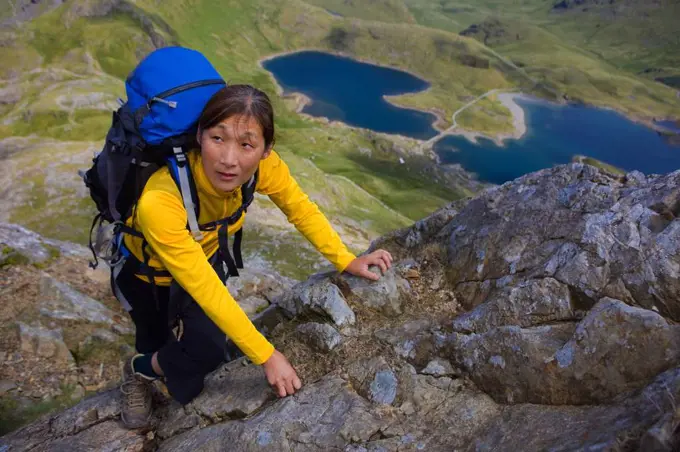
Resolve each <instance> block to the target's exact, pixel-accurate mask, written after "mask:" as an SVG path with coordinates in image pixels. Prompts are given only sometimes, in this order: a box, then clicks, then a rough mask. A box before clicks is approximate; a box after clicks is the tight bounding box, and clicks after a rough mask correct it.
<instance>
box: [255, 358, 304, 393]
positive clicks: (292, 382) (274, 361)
mask: <svg viewBox="0 0 680 452" xmlns="http://www.w3.org/2000/svg"><path fill="white" fill-rule="evenodd" d="M262 367H264V374H265V376H266V377H267V381H268V382H269V384H270V385H271V387H272V388H273V389H274V391H276V392H277V393H278V395H279V397H286V396H287V395H293V394H295V391H297V390H298V389H300V388H301V387H302V382H301V381H300V379H299V378H298V376H297V372H295V369H294V368H293V366H291V365H290V363H289V362H288V360H287V359H286V357H285V356H283V354H282V353H280V352H279V351H278V350H274V353H273V354H272V356H270V357H269V359H268V360H267V361H265V362H264V364H262Z"/></svg>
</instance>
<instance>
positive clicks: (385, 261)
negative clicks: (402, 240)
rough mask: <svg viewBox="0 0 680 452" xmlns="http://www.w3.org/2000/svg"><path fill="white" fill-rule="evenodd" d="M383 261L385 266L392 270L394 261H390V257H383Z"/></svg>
mask: <svg viewBox="0 0 680 452" xmlns="http://www.w3.org/2000/svg"><path fill="white" fill-rule="evenodd" d="M382 260H383V262H384V263H385V265H386V266H387V268H388V269H389V268H392V261H391V260H390V258H389V257H387V256H382Z"/></svg>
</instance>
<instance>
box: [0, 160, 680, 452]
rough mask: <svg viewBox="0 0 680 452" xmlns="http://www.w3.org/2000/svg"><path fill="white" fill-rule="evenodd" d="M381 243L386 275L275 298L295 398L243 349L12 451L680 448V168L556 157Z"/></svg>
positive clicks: (82, 408) (50, 425)
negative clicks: (188, 397) (273, 385)
mask: <svg viewBox="0 0 680 452" xmlns="http://www.w3.org/2000/svg"><path fill="white" fill-rule="evenodd" d="M377 247H383V248H387V249H389V250H390V252H391V253H392V254H393V256H394V257H395V260H396V262H395V263H396V265H395V266H394V267H393V268H392V269H391V270H389V271H388V272H387V274H386V275H385V276H384V277H383V279H382V280H381V281H380V282H377V283H374V284H367V283H365V282H363V281H358V280H356V279H355V278H353V277H348V276H346V275H336V274H320V275H315V276H314V277H313V278H311V279H310V280H308V281H306V282H304V283H300V284H298V285H296V286H295V287H293V288H292V289H290V290H288V291H285V292H284V293H283V294H282V295H280V296H278V297H276V299H275V300H274V301H275V305H276V306H273V307H270V308H269V309H280V310H282V311H283V312H285V313H286V314H287V316H288V318H289V319H290V320H288V321H285V322H283V323H281V324H280V325H278V326H277V327H276V328H274V329H273V331H271V337H272V340H273V341H274V343H275V344H276V345H277V347H278V348H280V349H282V350H283V351H284V353H286V354H287V356H289V357H290V359H291V360H292V361H293V362H294V364H295V365H296V366H297V367H298V370H299V372H300V374H301V376H302V378H303V380H304V382H305V386H304V388H303V389H302V390H301V391H300V392H299V393H298V394H296V395H295V396H294V397H289V398H286V399H277V398H275V396H274V394H273V392H272V391H271V390H270V389H269V388H268V387H267V386H266V382H265V380H264V378H263V374H262V370H261V369H260V368H258V367H256V366H253V365H249V364H247V363H246V362H244V361H243V360H238V361H235V362H232V363H229V364H226V365H224V366H223V367H222V368H220V369H219V370H217V371H216V372H214V373H213V374H212V375H210V376H209V377H208V378H207V382H206V390H205V391H204V392H203V393H202V394H201V395H200V396H199V397H198V398H197V399H196V400H194V401H193V402H192V403H190V404H188V405H186V406H184V407H181V406H179V405H177V404H176V403H175V402H173V401H170V400H168V399H167V398H164V397H162V396H160V395H159V397H158V399H159V400H158V402H157V409H156V411H155V414H154V425H153V427H152V428H151V429H150V430H149V431H143V432H140V431H126V430H124V429H123V428H122V426H121V425H120V423H119V421H118V414H119V411H120V407H119V399H118V394H117V393H116V391H115V390H112V391H108V392H103V393H100V394H97V395H95V396H93V397H90V398H88V399H86V400H85V401H83V402H81V403H80V404H78V405H76V406H74V407H73V408H71V409H69V410H67V411H65V412H62V413H59V414H56V415H52V416H47V417H44V418H42V419H40V420H39V421H37V422H35V423H33V424H31V425H29V426H27V427H24V428H23V429H21V430H18V431H16V432H14V433H12V434H10V435H7V436H5V437H3V438H1V439H0V449H2V448H3V446H4V447H6V448H7V449H6V450H26V449H35V450H60V449H87V448H93V449H101V450H149V449H158V450H163V451H175V450H177V451H179V450H234V451H256V450H268V451H270V450H271V451H278V450H281V451H284V450H285V451H289V450H295V451H298V450H299V451H327V450H340V451H347V452H368V451H375V452H377V451H411V450H413V451H416V450H428V451H449V450H469V451H473V450H523V451H541V450H640V451H651V450H654V451H661V450H667V451H671V450H678V448H679V447H680V431H679V430H678V425H680V409H678V400H679V398H680V327H679V326H678V325H677V322H678V321H679V320H680V171H677V172H675V173H671V174H668V175H665V176H650V177H646V176H644V175H642V174H640V173H630V174H627V175H625V176H617V175H613V174H608V173H606V172H603V171H601V170H598V169H596V168H594V167H590V166H587V165H583V164H578V163H575V164H571V165H568V166H560V167H557V168H553V169H548V170H544V171H540V172H538V173H534V174H530V175H527V176H524V177H522V178H520V179H518V180H516V181H514V182H510V183H507V184H504V185H502V186H500V187H495V188H492V189H489V190H487V191H485V192H484V193H482V194H481V195H479V196H478V197H476V198H474V199H472V200H469V201H459V202H456V203H453V204H451V205H450V206H447V207H446V208H444V209H442V210H440V211H438V212H436V213H435V214H433V215H432V216H430V217H428V218H426V219H424V220H422V221H419V222H417V223H416V224H415V225H413V226H412V227H410V228H406V229H403V230H400V231H395V232H393V233H392V234H389V235H388V236H385V237H383V238H381V239H379V240H377V241H376V242H374V243H373V244H372V248H377ZM159 394H160V393H159Z"/></svg>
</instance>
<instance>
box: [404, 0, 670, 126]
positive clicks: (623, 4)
mask: <svg viewBox="0 0 680 452" xmlns="http://www.w3.org/2000/svg"><path fill="white" fill-rule="evenodd" d="M405 1H406V3H407V4H408V6H409V8H410V9H411V12H412V13H413V15H414V17H416V19H417V20H418V23H420V24H423V25H427V26H431V27H436V28H440V29H443V30H448V31H452V32H461V31H463V30H464V29H466V28H467V27H468V26H469V25H471V24H473V23H475V24H479V23H482V22H483V21H485V20H487V19H490V18H491V19H500V20H501V22H502V23H503V25H504V27H505V28H506V30H507V36H505V37H504V38H501V39H498V40H496V41H495V42H494V41H492V42H491V43H489V45H491V46H492V47H493V49H494V50H496V51H498V52H500V53H501V54H502V55H504V56H506V57H509V58H511V59H512V60H513V61H514V62H516V63H518V64H521V65H524V66H525V67H526V69H527V72H528V73H529V74H530V75H532V76H533V77H535V78H537V79H538V80H540V81H541V82H543V83H545V84H546V85H548V86H549V87H550V88H551V89H553V90H557V91H558V92H560V93H565V94H567V95H568V96H569V97H570V98H573V99H578V100H581V101H585V102H588V103H592V104H595V105H602V106H608V107H613V108H616V109H618V110H620V111H623V112H625V113H627V114H631V115H635V116H639V117H647V118H649V117H655V116H656V117H658V116H674V117H678V116H680V102H679V101H678V99H677V97H676V96H675V92H674V91H673V90H671V89H669V88H667V87H665V86H662V85H660V84H659V83H654V82H653V81H652V80H651V79H653V78H654V77H659V76H662V75H672V74H678V73H680V37H679V36H678V34H677V23H678V21H680V4H678V3H677V1H674V0H660V2H659V3H658V5H654V4H653V3H657V2H635V1H633V0H623V1H618V2H616V3H615V4H614V5H593V4H590V3H589V2H587V4H584V5H582V6H581V7H579V8H573V9H570V10H566V11H561V12H559V11H557V10H553V8H552V7H553V6H554V5H555V4H556V3H557V2H556V1H553V0H509V1H508V0H480V1H475V2H471V1H465V0H462V1H461V0H443V1H434V0H405ZM584 8H586V10H585V11H584V10H583V9H584ZM652 24H653V25H652ZM516 37H519V39H515V38H516ZM646 69H653V71H651V72H649V73H645V74H643V75H644V76H645V77H647V80H645V79H644V78H642V77H639V75H638V73H642V72H643V71H645V70H646Z"/></svg>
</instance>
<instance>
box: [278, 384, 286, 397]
mask: <svg viewBox="0 0 680 452" xmlns="http://www.w3.org/2000/svg"><path fill="white" fill-rule="evenodd" d="M276 392H277V393H278V394H279V397H286V386H285V385H284V384H283V382H281V381H279V382H277V383H276Z"/></svg>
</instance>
